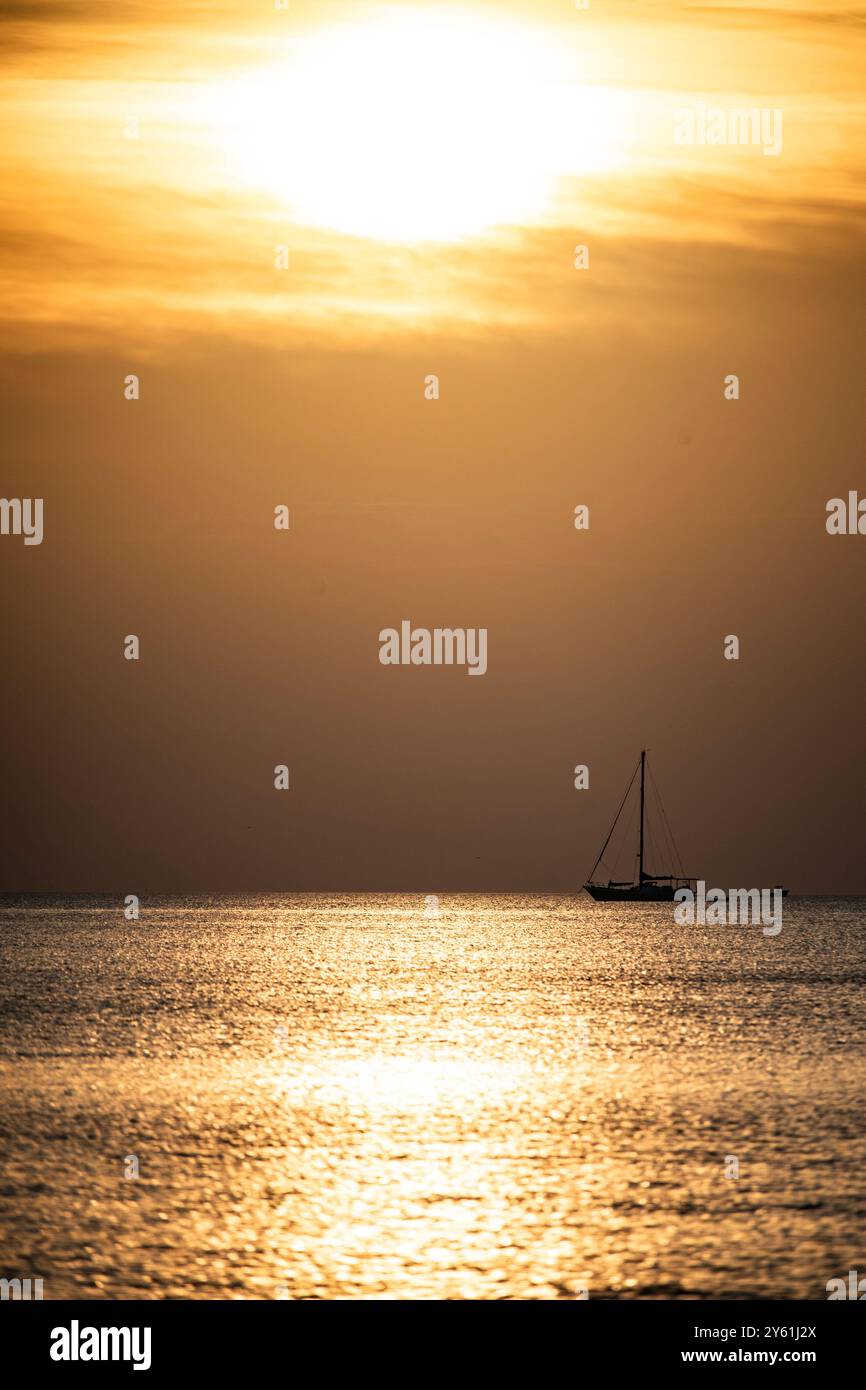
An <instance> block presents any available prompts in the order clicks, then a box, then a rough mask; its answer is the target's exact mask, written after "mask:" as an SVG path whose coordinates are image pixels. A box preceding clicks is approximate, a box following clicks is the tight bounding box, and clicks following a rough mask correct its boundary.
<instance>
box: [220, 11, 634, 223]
mask: <svg viewBox="0 0 866 1390" xmlns="http://www.w3.org/2000/svg"><path fill="white" fill-rule="evenodd" d="M210 108H211V112H212V115H213V118H214V119H215V120H216V122H217V124H218V125H219V128H220V131H221V138H222V141H223V144H224V147H225V149H226V151H227V152H228V155H229V159H230V166H231V171H232V178H233V180H234V181H235V182H242V183H243V184H245V185H246V186H247V187H249V188H250V189H257V190H259V191H260V192H261V193H263V194H266V195H269V196H270V197H271V198H273V199H274V200H276V201H277V202H279V203H280V204H281V205H283V206H284V207H285V208H286V209H287V211H288V212H289V214H290V216H291V217H292V218H293V220H294V221H295V222H297V223H299V224H302V225H306V226H313V227H320V228H326V229H329V230H332V231H335V232H340V233H343V234H346V235H350V236H355V237H365V238H371V239H376V240H380V241H386V242H401V243H415V242H422V241H445V242H447V241H456V240H460V239H463V238H467V237H471V236H473V235H478V234H481V233H484V232H486V231H489V230H490V229H492V228H494V227H497V226H507V225H520V224H524V223H526V222H527V221H531V220H535V219H537V218H539V217H541V216H543V214H544V210H545V208H546V207H547V206H548V204H549V202H550V199H551V197H552V195H553V193H554V190H555V186H556V183H557V180H558V178H560V177H561V176H563V175H564V174H568V173H571V174H590V173H594V172H600V171H606V170H609V169H611V168H612V167H614V165H615V164H616V162H617V156H618V151H619V143H620V142H619V138H618V137H619V128H620V125H621V121H620V119H619V118H620V113H619V112H618V110H617V109H616V103H615V96H614V94H612V93H610V92H608V91H606V90H605V89H603V88H601V87H599V88H592V87H587V86H586V85H585V84H579V83H576V82H574V81H573V80H572V79H571V78H570V76H569V73H568V71H567V64H565V63H564V61H563V50H562V48H561V47H560V46H558V45H557V44H556V43H554V41H553V39H552V37H550V35H549V34H548V33H547V32H546V31H545V30H542V29H539V28H536V27H535V26H532V25H528V24H525V23H516V22H510V21H505V20H501V19H491V18H484V17H478V16H473V15H469V14H467V13H466V12H463V11H453V10H449V9H447V8H442V9H439V10H438V11H434V10H432V9H426V10H416V9H414V8H410V9H403V10H402V11H401V12H394V11H388V12H386V13H376V14H374V15H373V16H372V17H368V18H366V19H364V20H360V21H358V22H355V23H347V24H342V25H337V26H335V27H331V28H326V29H321V30H319V31H316V32H314V33H312V34H310V35H307V36H302V37H299V38H298V39H296V40H295V41H294V42H293V43H292V44H291V45H290V46H289V48H288V49H287V51H286V53H285V56H284V57H283V58H282V59H281V61H280V62H279V63H277V64H275V65H273V66H271V67H269V68H267V69H260V70H257V71H255V72H252V73H249V74H246V75H245V76H243V77H241V78H239V79H236V80H234V81H231V82H227V83H222V84H220V86H219V87H218V88H217V89H215V90H213V91H212V92H211V94H210Z"/></svg>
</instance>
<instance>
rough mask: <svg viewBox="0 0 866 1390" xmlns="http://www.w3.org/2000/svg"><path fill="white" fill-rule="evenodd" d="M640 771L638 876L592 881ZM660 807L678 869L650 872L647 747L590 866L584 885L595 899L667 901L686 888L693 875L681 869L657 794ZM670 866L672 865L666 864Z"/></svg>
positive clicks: (605, 900)
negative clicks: (647, 861) (647, 856)
mask: <svg viewBox="0 0 866 1390" xmlns="http://www.w3.org/2000/svg"><path fill="white" fill-rule="evenodd" d="M638 771H640V830H639V835H638V855H637V878H636V879H633V880H632V881H631V882H630V883H628V882H621V881H620V882H616V881H614V880H613V879H609V880H608V882H607V883H596V882H594V875H595V871H596V869H597V868H598V866H599V864H600V863H601V861H602V859H603V858H604V852H605V850H606V849H607V847H608V845H609V844H610V842H611V839H612V838H613V833H614V831H615V830H616V827H617V825H618V823H619V819H620V817H621V815H622V813H623V809H624V807H625V804H626V801H627V800H628V794H629V792H630V791H631V789H632V786H633V784H634V779H635V777H636V776H637V774H638ZM656 796H657V797H658V803H659V808H660V810H661V815H662V817H663V823H664V826H665V829H666V831H667V840H668V842H669V852H672V855H673V857H675V858H676V860H677V862H678V863H679V865H680V873H679V874H674V873H662V874H650V873H647V871H646V868H645V849H644V846H645V840H646V826H647V820H646V749H645V748H642V749H641V754H640V760H639V762H638V764H637V767H636V768H635V770H634V772H633V773H632V775H631V778H630V779H629V784H628V786H627V787H626V789H625V795H624V796H623V799H622V801H621V802H620V805H619V810H618V811H617V813H616V815H615V816H614V820H613V825H612V826H611V827H610V830H609V831H608V834H607V839H606V840H605V842H604V844H603V845H602V847H601V851H600V853H599V856H598V858H597V859H596V861H595V863H594V864H593V866H592V870H591V872H590V875H589V878H588V879H587V881H586V883H585V884H584V885H583V886H584V888H585V889H586V891H587V893H589V895H590V897H592V898H595V900H596V902H642V903H667V902H673V898H674V893H675V892H676V891H677V889H678V888H689V887H690V886H691V885H692V884H693V883H694V881H695V880H694V879H693V878H690V877H689V876H688V875H687V874H685V873H684V872H683V869H682V863H681V861H680V856H679V851H678V850H677V847H676V843H675V841H674V838H673V834H672V832H671V829H670V826H669V825H668V820H667V816H666V815H665V810H664V807H663V806H662V804H661V797H660V796H658V792H657V791H656ZM669 867H670V868H671V869H672V868H673V865H672V864H671V865H669Z"/></svg>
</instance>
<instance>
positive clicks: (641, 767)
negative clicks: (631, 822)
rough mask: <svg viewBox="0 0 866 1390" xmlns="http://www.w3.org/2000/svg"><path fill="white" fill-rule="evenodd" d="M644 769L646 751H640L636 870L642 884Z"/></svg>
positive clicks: (643, 749)
mask: <svg viewBox="0 0 866 1390" xmlns="http://www.w3.org/2000/svg"><path fill="white" fill-rule="evenodd" d="M645 767H646V749H645V748H642V749H641V750H640V864H639V870H638V880H637V881H638V883H639V884H640V883H643V802H644V797H643V784H644V769H645Z"/></svg>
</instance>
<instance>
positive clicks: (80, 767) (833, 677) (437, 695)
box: [0, 0, 866, 893]
mask: <svg viewBox="0 0 866 1390" xmlns="http://www.w3.org/2000/svg"><path fill="white" fill-rule="evenodd" d="M863 17H864V12H863V9H862V7H856V8H855V7H853V6H848V7H847V8H839V9H834V8H833V7H832V5H827V6H824V7H823V8H821V9H820V10H818V9H817V8H809V7H807V6H806V5H803V4H796V3H793V4H792V3H786V4H784V5H781V4H780V5H777V6H776V5H774V6H763V7H760V8H756V7H744V6H738V5H726V6H719V5H717V6H700V5H697V4H682V5H675V4H672V3H657V4H656V3H650V2H649V0H644V3H631V4H619V3H602V0H591V3H590V7H589V9H587V10H578V9H576V8H575V7H574V6H572V5H571V4H569V3H566V0H534V3H531V4H529V3H525V4H524V3H522V2H521V0H510V2H507V0H498V3H490V4H485V3H479V2H478V0H476V3H468V4H465V5H463V6H462V7H459V8H458V7H452V6H451V5H446V4H428V5H424V6H413V5H410V4H403V3H401V4H391V5H383V4H378V5H374V4H367V3H366V2H365V0H353V3H351V4H335V3H327V0H317V2H316V3H312V0H310V2H309V3H308V2H307V0H291V3H290V6H289V8H288V9H287V10H286V11H281V10H276V9H274V8H273V6H272V5H271V4H270V3H268V0H244V2H243V3H241V0H225V3H216V2H215V0H207V2H206V3H183V0H172V3H168V0H166V3H156V2H155V0H151V2H150V3H147V0H145V3H135V4H126V3H124V0H111V2H110V3H108V2H106V3H99V4H97V3H84V2H83V0H79V2H78V3H76V0H63V2H62V3H47V0H45V2H43V0H22V3H19V4H10V3H0V30H2V33H0V41H2V51H3V52H4V54H5V59H4V69H3V93H2V95H3V105H2V109H3V118H2V119H3V121H4V123H5V131H4V140H3V144H2V149H3V155H2V160H3V168H2V185H0V186H2V190H3V192H2V209H0V243H2V267H3V269H2V285H0V290H2V298H0V303H2V314H3V325H2V326H3V349H2V352H0V415H2V418H3V421H4V437H5V441H4V442H5V463H4V478H3V488H2V493H3V495H4V496H5V497H8V498H14V497H19V498H33V497H38V498H44V499H45V540H44V544H43V545H41V546H39V547H24V546H23V545H21V544H20V543H19V538H17V537H14V536H6V537H3V538H2V543H0V571H2V591H3V593H4V595H9V598H10V602H8V603H4V605H3V609H4V611H3V613H2V614H0V621H2V623H3V628H2V631H0V645H2V650H3V654H4V661H5V663H6V666H7V668H8V670H9V671H11V672H14V673H15V679H14V680H12V681H9V682H6V683H5V687H4V694H3V719H2V727H3V730H4V734H5V735H6V743H7V745H8V746H7V747H6V749H5V751H4V756H3V766H4V769H5V776H6V795H7V801H8V804H9V805H10V806H14V808H15V816H14V820H13V824H12V825H11V826H10V828H9V830H8V833H7V834H6V836H5V837H4V838H3V839H2V841H0V877H2V881H3V883H4V884H5V885H6V886H7V887H9V888H21V889H40V888H41V889H47V888H57V889H62V890H71V889H81V890H82V891H85V890H90V889H97V888H105V889H112V890H113V889H114V888H116V887H121V888H123V889H124V891H127V890H129V891H131V889H132V887H135V889H136V891H138V886H139V885H144V888H143V891H148V890H155V889H163V890H165V891H176V890H180V889H182V888H189V889H191V890H192V889H194V890H214V891H216V890H219V889H221V888H233V889H239V890H240V889H247V888H250V889H252V888H256V889H263V888H274V889H280V888H322V887H327V888H354V887H358V888H361V887H364V888H411V889H413V890H414V889H415V888H422V887H423V891H425V892H431V893H435V892H437V891H445V890H447V889H448V888H460V887H462V888H467V889H468V888H484V889H505V888H509V887H515V888H539V889H549V888H556V889H562V890H565V891H574V890H575V888H576V887H577V886H578V885H579V884H580V883H581V882H582V877H583V875H585V874H586V873H587V872H588V870H589V868H590V866H591V864H592V862H593V859H594V858H595V855H596V853H597V850H598V846H599V844H600V843H601V841H602V839H603V837H604V834H605V833H606V830H607V828H608V825H609V821H610V817H611V814H612V811H613V809H614V807H615V805H616V804H617V801H618V798H619V797H620V795H621V792H622V786H623V784H624V780H625V778H626V777H627V775H628V772H629V770H630V768H631V767H632V766H633V765H634V760H635V758H636V756H637V752H638V750H639V749H640V748H641V747H647V748H649V749H650V750H651V755H652V758H653V762H654V766H655V768H656V772H657V775H658V780H659V783H660V785H661V787H662V789H663V793H664V796H665V801H666V804H667V808H668V811H669V813H670V815H671V820H672V823H673V824H674V826H675V827H676V828H677V832H678V834H679V836H680V838H681V840H682V842H683V843H682V844H681V849H682V852H683V856H684V860H685V861H686V862H687V867H688V868H689V870H690V871H692V872H696V873H698V874H701V875H702V876H704V877H705V878H706V879H707V881H710V880H713V881H716V882H722V883H733V884H744V885H745V884H753V883H758V884H772V883H777V882H780V881H782V882H786V883H791V884H792V887H793V888H794V889H795V891H796V890H800V891H849V892H856V891H860V892H862V891H863V890H864V887H866V880H864V864H866V855H864V848H863V834H862V824H863V818H862V799H863V761H864V758H866V733H864V725H863V716H862V691H863V689H864V688H866V649H864V646H863V643H862V639H861V636H860V629H861V628H862V611H863V603H864V597H866V567H864V566H866V549H864V548H863V547H866V541H863V540H862V538H857V537H840V538H836V539H831V538H829V537H828V535H827V533H826V530H825V526H824V523H825V519H826V511H825V508H826V502H827V499H828V498H832V497H839V496H841V497H845V496H847V492H848V490H849V489H853V488H859V489H860V492H861V493H866V482H864V477H863V466H862V439H863V435H864V430H866V414H864V412H866V398H864V393H863V389H862V371H861V369H860V362H861V360H862V346H861V345H862V331H863V330H862V303H863V298H864V294H866V256H864V237H863V216H862V213H863V209H862V201H863V187H864V184H863V178H862V174H863V151H862V140H861V138H860V132H861V131H862V128H863V114H864V112H863V107H864V102H863V97H862V95H861V89H862V72H863V69H864V62H863V58H864V54H863V47H864V44H863V35H864V22H863ZM701 104H702V105H701ZM739 108H744V109H747V110H748V109H750V108H755V109H756V110H761V111H766V112H770V113H773V112H775V111H781V113H782V120H783V124H782V133H783V140H782V144H781V148H780V149H779V150H778V152H777V153H774V154H771V155H765V154H764V149H763V146H762V145H761V144H760V143H748V144H742V145H740V144H730V143H728V144H718V145H716V144H710V143H704V144H698V143H694V144H688V143H681V142H678V140H677V138H676V130H677V124H676V123H677V121H678V119H679V118H678V116H677V112H682V111H683V110H686V111H690V112H692V113H693V114H694V113H695V112H696V111H697V110H698V109H700V110H703V111H705V112H706V111H707V110H716V109H718V110H723V111H724V110H728V109H739ZM133 118H134V119H135V120H136V121H137V122H138V138H137V139H130V138H128V131H129V129H130V128H131V127H130V126H129V122H130V121H131V120H132V119H133ZM578 245H586V246H587V247H588V248H589V254H590V266H589V269H588V270H578V269H576V268H575V263H574V262H575V247H576V246H578ZM281 246H282V247H285V248H286V251H287V256H288V265H287V268H286V269H278V268H277V267H276V264H275V259H276V248H277V247H281ZM732 372H733V373H737V374H738V375H739V377H740V382H741V395H740V399H739V400H737V401H736V402H731V401H728V400H726V399H725V397H724V394H723V383H724V380H725V377H726V375H727V374H728V373H732ZM127 373H136V374H138V375H139V376H140V382H141V394H140V399H138V400H136V401H133V402H130V401H128V400H126V399H125V398H124V391H123V387H124V380H125V377H126V375H127ZM429 373H435V374H437V375H438V377H439V379H440V382H441V397H440V399H438V400H436V401H435V402H431V401H428V400H427V399H425V395H424V382H425V378H426V377H427V375H428V374H429ZM276 504H284V505H285V506H288V507H289V508H290V509H291V515H292V526H291V530H290V531H289V532H284V533H277V532H275V531H274V528H273V514H274V506H275V505H276ZM577 504H581V505H583V504H585V505H587V506H589V508H590V511H591V517H592V521H591V528H590V530H589V531H587V532H585V533H578V532H576V531H575V529H574V526H573V516H574V508H575V505H577ZM404 619H410V620H411V621H413V622H414V623H416V624H417V625H419V626H426V627H429V628H431V629H432V628H435V627H437V626H442V625H449V626H458V627H485V628H487V629H488V631H489V639H488V643H489V667H488V672H487V674H486V675H485V676H484V678H483V680H467V679H466V677H465V673H460V678H459V679H453V680H452V679H451V677H452V676H454V675H455V671H454V670H452V669H445V668H443V669H442V670H439V669H438V668H437V669H436V670H429V671H404V670H393V669H390V668H385V667H383V666H382V665H380V663H379V661H378V652H379V643H378V634H379V632H380V631H381V630H382V629H384V628H389V627H395V626H399V624H400V623H401V621H402V620H404ZM127 633H136V634H138V635H139V636H140V638H141V644H142V654H143V655H142V660H141V662H140V663H130V662H126V661H125V660H124V659H123V657H122V654H121V652H122V639H123V636H124V635H125V634H127ZM728 633H736V634H738V635H739V637H740V640H741V652H742V655H741V659H740V661H739V662H738V663H732V662H726V661H724V660H723V658H722V655H721V653H722V642H723V637H724V636H725V635H726V634H728ZM414 677H418V679H414ZM278 763H285V764H286V765H287V766H289V767H290V769H291V777H292V791H291V794H290V795H287V796H286V797H284V798H282V799H281V798H280V797H279V796H278V795H277V794H276V793H275V792H274V789H273V774H272V769H273V768H274V766H275V765H276V764H278ZM577 763H586V764H588V765H590V766H591V769H592V793H591V794H590V795H587V794H585V793H576V792H575V791H574V788H573V778H572V775H571V769H572V768H573V767H574V766H575V764H577ZM275 797H276V800H275ZM680 832H683V833H680Z"/></svg>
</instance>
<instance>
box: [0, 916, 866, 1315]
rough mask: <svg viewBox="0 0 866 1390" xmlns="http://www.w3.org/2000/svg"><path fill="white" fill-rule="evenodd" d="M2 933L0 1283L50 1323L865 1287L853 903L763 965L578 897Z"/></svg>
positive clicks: (47, 920)
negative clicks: (251, 1309) (51, 1317)
mask: <svg viewBox="0 0 866 1390" xmlns="http://www.w3.org/2000/svg"><path fill="white" fill-rule="evenodd" d="M2 904H5V905H0V965H2V974H0V1009H2V1020H0V1042H2V1048H3V1053H4V1057H5V1058H6V1059H7V1062H6V1065H5V1066H4V1070H3V1078H2V1107H0V1161H2V1171H0V1223H2V1253H0V1275H6V1276H9V1277H11V1276H13V1275H19V1276H22V1277H26V1276H27V1275H34V1276H36V1275H41V1276H43V1277H44V1279H45V1297H46V1298H70V1297H95V1298H118V1297H127V1298H160V1297H166V1296H170V1297H191V1298H280V1297H283V1298H285V1297H289V1298H295V1297H335V1296H336V1297H364V1298H370V1297H373V1298H377V1297H397V1298H406V1297H410V1298H418V1297H420V1298H430V1297H434V1298H441V1297H449V1298H452V1297H469V1298H503V1297H509V1298H515V1297H516V1298H568V1297H574V1296H575V1295H576V1293H577V1292H578V1291H579V1290H580V1289H581V1288H582V1287H588V1289H589V1296H590V1297H591V1298H594V1297H689V1298H706V1297H713V1298H719V1297H786V1298H788V1297H792V1298H810V1297H811V1298H824V1297H826V1293H825V1285H826V1282H827V1280H828V1279H829V1278H833V1277H836V1276H846V1275H847V1271H848V1270H849V1269H854V1268H860V1269H863V1268H866V1243H864V1235H863V1231H864V1218H866V1138H864V1092H866V1060H864V1052H863V1035H864V994H863V983H864V978H866V902H864V901H862V900H851V899H846V900H830V899H812V900H802V901H797V900H796V899H788V900H786V904H785V922H784V928H783V931H782V933H781V935H779V936H777V937H766V936H764V935H763V934H762V933H761V930H760V927H674V926H673V924H672V919H671V910H670V907H667V906H665V905H658V906H626V907H621V906H613V905H596V904H593V903H591V902H590V901H589V900H588V899H587V898H585V897H581V898H578V899H574V898H544V897H535V896H527V897H505V896H469V897H467V896H460V897H453V898H451V897H443V898H441V899H440V915H439V916H438V917H437V916H429V915H428V916H425V915H424V914H425V901H424V899H422V898H410V897H404V896H379V897H376V896H370V895H362V896H355V897H352V896H340V897H333V898H331V897H322V896H319V897H316V896H305V897H295V898H281V897H265V898H256V897H245V898H211V899H200V900H193V899H188V900H172V901H169V900H167V899H158V900H151V901H147V902H145V903H144V904H143V910H142V916H141V918H140V920H139V921H138V922H127V921H126V920H125V919H124V917H123V915H122V911H121V910H120V908H119V907H118V905H117V902H115V901H109V900H108V899H67V900H55V901H53V902H50V901H48V900H43V901H41V902H38V903H37V902H35V901H32V900H31V901H30V902H29V904H25V903H22V902H15V901H13V900H10V899H4V900H2ZM426 909H427V911H428V912H431V911H433V912H435V905H433V904H429V903H428V904H426ZM133 1156H134V1158H135V1159H136V1160H137V1164H138V1168H139V1176H138V1177H131V1178H127V1177H125V1176H124V1173H125V1169H127V1170H133V1169H134V1167H135V1164H133V1163H132V1162H131V1159H132V1157H133ZM731 1160H736V1165H738V1168H739V1176H738V1177H733V1176H726V1171H727V1172H728V1173H730V1172H733V1171H734V1170H735V1167H736V1165H735V1164H734V1163H732V1161H731Z"/></svg>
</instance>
